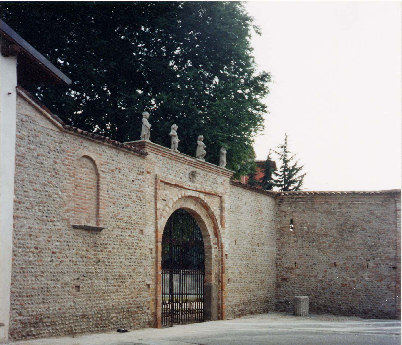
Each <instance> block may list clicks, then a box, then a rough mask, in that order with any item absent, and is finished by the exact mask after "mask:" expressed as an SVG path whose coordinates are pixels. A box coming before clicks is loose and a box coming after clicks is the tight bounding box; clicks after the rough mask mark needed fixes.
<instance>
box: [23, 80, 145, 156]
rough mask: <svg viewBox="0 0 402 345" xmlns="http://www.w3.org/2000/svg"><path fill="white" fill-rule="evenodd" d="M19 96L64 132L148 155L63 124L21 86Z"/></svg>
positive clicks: (106, 138)
mask: <svg viewBox="0 0 402 345" xmlns="http://www.w3.org/2000/svg"><path fill="white" fill-rule="evenodd" d="M17 94H18V96H20V97H22V98H23V99H24V100H26V101H27V102H28V103H29V104H30V105H32V106H33V107H34V108H35V109H37V110H38V111H39V112H41V113H42V115H43V116H45V117H46V118H47V119H48V120H49V121H50V122H51V123H53V124H54V125H55V126H56V127H57V128H58V129H59V130H60V131H62V132H66V133H69V134H72V135H76V136H79V137H82V138H84V139H87V140H91V141H95V142H97V143H100V144H104V145H109V146H112V147H115V148H117V149H120V150H123V151H126V152H129V153H133V154H135V155H137V156H146V155H147V153H146V152H144V151H142V150H138V149H137V148H135V147H131V146H129V145H126V144H125V143H122V142H120V141H117V140H113V139H110V138H108V137H105V136H103V135H99V134H96V133H92V132H87V131H84V130H82V129H79V128H77V127H73V126H69V125H67V124H66V123H64V122H63V120H61V119H60V118H59V117H58V116H57V115H55V114H53V113H52V112H51V111H50V110H49V109H48V108H47V107H46V106H45V105H43V104H42V103H41V102H40V101H38V100H37V99H36V98H35V97H34V96H32V95H31V94H30V93H29V92H28V91H26V90H25V89H24V88H22V87H21V86H17Z"/></svg>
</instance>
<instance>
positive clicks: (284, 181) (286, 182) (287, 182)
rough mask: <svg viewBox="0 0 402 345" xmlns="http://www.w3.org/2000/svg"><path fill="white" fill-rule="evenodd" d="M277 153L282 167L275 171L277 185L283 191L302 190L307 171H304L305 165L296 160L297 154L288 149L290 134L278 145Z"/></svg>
mask: <svg viewBox="0 0 402 345" xmlns="http://www.w3.org/2000/svg"><path fill="white" fill-rule="evenodd" d="M275 153H276V154H277V155H278V157H279V162H280V164H281V165H280V168H279V171H278V172H275V173H274V180H275V186H276V187H278V188H279V190H281V191H295V190H300V188H301V187H302V185H303V180H304V177H305V176H306V173H302V170H303V165H299V162H298V161H295V157H296V155H295V154H293V155H292V154H291V153H290V151H289V149H288V135H287V134H285V140H284V142H283V144H282V145H279V146H278V150H277V151H275Z"/></svg>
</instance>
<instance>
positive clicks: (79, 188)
mask: <svg viewBox="0 0 402 345" xmlns="http://www.w3.org/2000/svg"><path fill="white" fill-rule="evenodd" d="M72 195H73V202H74V212H73V219H74V220H73V224H74V225H73V227H74V228H84V229H87V230H101V229H102V228H101V227H100V226H99V222H100V221H99V172H98V168H97V166H96V163H95V161H94V160H93V159H92V158H91V157H89V156H86V155H85V156H82V157H80V158H79V159H78V160H77V162H76V164H75V171H74V189H73V193H72Z"/></svg>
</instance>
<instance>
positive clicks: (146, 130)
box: [141, 111, 151, 141]
mask: <svg viewBox="0 0 402 345" xmlns="http://www.w3.org/2000/svg"><path fill="white" fill-rule="evenodd" d="M148 119H149V113H148V112H147V111H144V112H143V113H142V128H141V140H148V141H149V140H150V137H151V124H150V123H149V122H148Z"/></svg>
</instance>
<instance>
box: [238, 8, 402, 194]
mask: <svg viewBox="0 0 402 345" xmlns="http://www.w3.org/2000/svg"><path fill="white" fill-rule="evenodd" d="M246 8H247V9H248V11H249V13H250V14H251V16H252V17H254V19H255V23H256V24H257V25H258V26H259V27H260V29H261V33H262V34H261V36H258V35H254V36H253V37H252V46H253V47H254V55H255V58H256V62H257V64H258V66H259V68H260V69H263V70H266V71H268V72H270V74H271V76H272V82H271V84H270V90H271V91H270V94H269V95H268V97H267V98H266V100H265V101H266V104H267V105H268V109H269V114H268V115H267V117H266V120H265V130H264V132H263V133H262V134H261V135H259V136H258V137H257V138H256V141H255V151H256V154H257V159H265V158H266V156H267V153H268V150H269V149H270V148H275V147H276V146H277V145H279V144H280V143H282V142H283V139H284V135H285V133H287V134H288V136H289V146H290V147H289V148H290V150H291V151H292V152H294V153H296V154H297V157H298V158H299V160H300V162H301V163H302V164H304V168H305V171H306V172H307V175H306V177H305V182H304V186H303V188H302V189H303V190H383V189H394V188H401V101H402V99H401V91H402V90H401V13H400V9H401V5H400V3H399V2H264V1H260V2H247V4H246Z"/></svg>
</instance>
